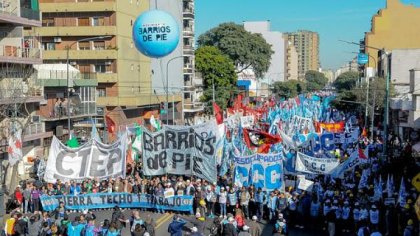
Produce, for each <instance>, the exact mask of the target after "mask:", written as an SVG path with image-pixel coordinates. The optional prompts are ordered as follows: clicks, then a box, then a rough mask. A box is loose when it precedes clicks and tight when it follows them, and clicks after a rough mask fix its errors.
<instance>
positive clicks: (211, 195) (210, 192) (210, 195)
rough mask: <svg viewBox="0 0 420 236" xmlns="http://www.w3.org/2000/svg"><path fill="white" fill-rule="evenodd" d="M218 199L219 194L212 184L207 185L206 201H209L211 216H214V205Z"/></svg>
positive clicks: (208, 210)
mask: <svg viewBox="0 0 420 236" xmlns="http://www.w3.org/2000/svg"><path fill="white" fill-rule="evenodd" d="M216 201H217V195H216V193H215V192H214V188H213V187H212V186H207V191H206V203H207V215H208V217H209V218H214V206H215V204H216Z"/></svg>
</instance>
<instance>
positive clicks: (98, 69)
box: [95, 64, 106, 73]
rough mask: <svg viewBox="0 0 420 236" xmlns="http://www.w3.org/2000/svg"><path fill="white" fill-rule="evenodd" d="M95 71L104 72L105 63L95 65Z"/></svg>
mask: <svg viewBox="0 0 420 236" xmlns="http://www.w3.org/2000/svg"><path fill="white" fill-rule="evenodd" d="M95 72H96V73H106V65H105V64H100V65H95Z"/></svg>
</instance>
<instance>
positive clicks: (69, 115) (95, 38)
mask: <svg viewBox="0 0 420 236" xmlns="http://www.w3.org/2000/svg"><path fill="white" fill-rule="evenodd" d="M110 37H111V36H98V37H91V38H85V39H80V40H77V41H75V42H73V43H72V44H70V45H69V46H67V55H66V63H67V126H68V131H69V140H70V139H71V122H70V120H71V114H70V76H69V73H70V48H71V47H72V46H73V45H75V44H76V43H79V42H86V41H91V40H97V39H106V38H110ZM72 87H73V85H72Z"/></svg>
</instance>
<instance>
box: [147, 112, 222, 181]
mask: <svg viewBox="0 0 420 236" xmlns="http://www.w3.org/2000/svg"><path fill="white" fill-rule="evenodd" d="M217 137H220V136H219V135H218V127H217V124H216V121H215V120H213V121H211V122H208V123H204V124H200V125H196V126H164V127H163V128H162V129H161V130H160V131H158V132H154V133H153V132H149V131H147V130H146V129H145V130H144V132H143V139H142V142H143V146H142V150H143V168H144V174H145V175H147V176H153V175H165V174H175V175H192V176H196V177H198V178H202V179H205V180H208V181H210V182H215V181H216V180H217V173H216V172H217V168H216V154H217V153H216V152H217V141H218V140H217Z"/></svg>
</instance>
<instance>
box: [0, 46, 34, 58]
mask: <svg viewBox="0 0 420 236" xmlns="http://www.w3.org/2000/svg"><path fill="white" fill-rule="evenodd" d="M0 57H9V58H10V57H12V58H28V59H41V50H40V49H39V48H21V47H17V46H13V45H0Z"/></svg>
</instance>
